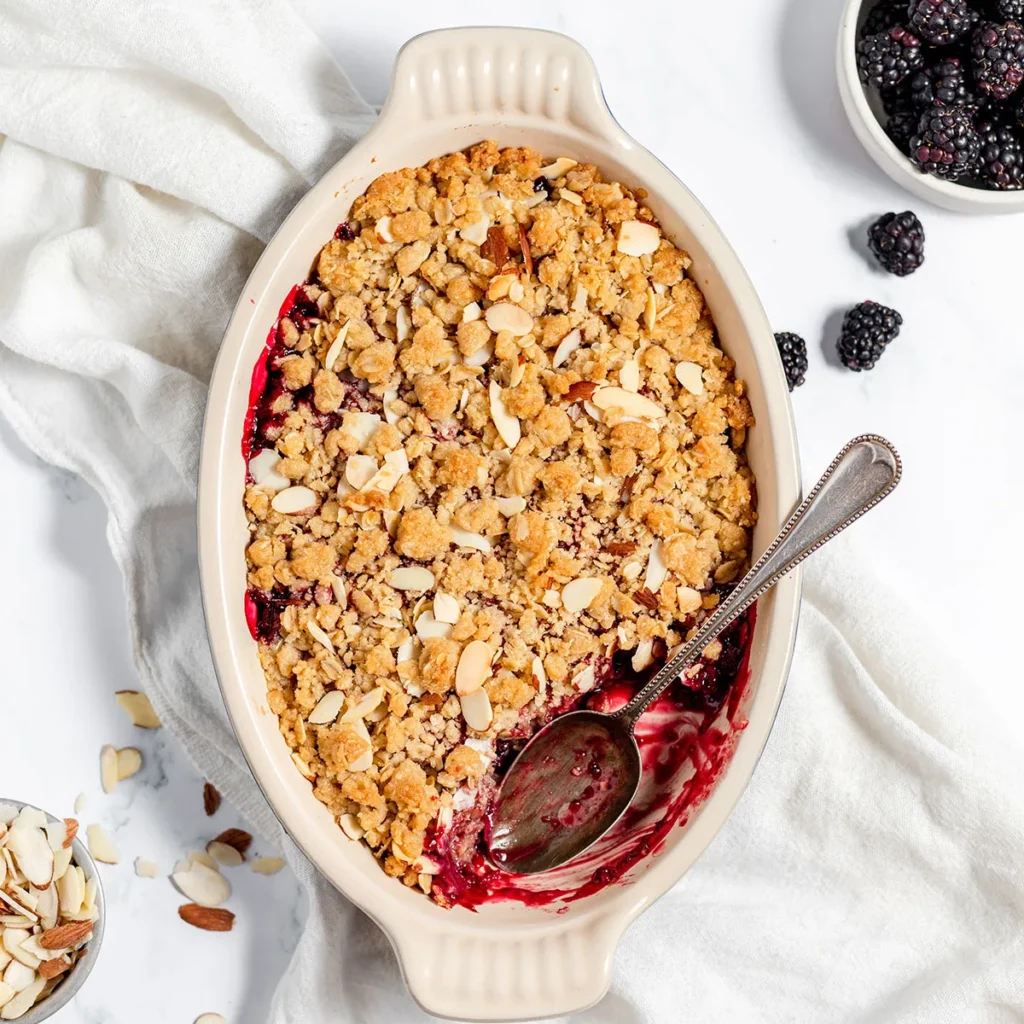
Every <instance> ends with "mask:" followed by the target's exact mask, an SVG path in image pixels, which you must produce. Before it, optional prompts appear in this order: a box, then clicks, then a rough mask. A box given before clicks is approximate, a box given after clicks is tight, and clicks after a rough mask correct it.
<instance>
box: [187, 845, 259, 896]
mask: <svg viewBox="0 0 1024 1024" xmlns="http://www.w3.org/2000/svg"><path fill="white" fill-rule="evenodd" d="M206 852H207V853H208V854H209V855H210V856H211V857H212V858H213V859H214V860H215V861H216V862H217V863H218V864H220V865H222V866H223V867H226V868H237V867H238V865H239V864H241V863H242V862H243V861H244V860H245V857H243V856H242V855H241V854H240V853H239V852H238V850H236V849H235V848H234V847H233V846H228V844H227V843H221V842H219V841H218V840H216V839H211V840H210V841H209V842H208V843H207V844H206ZM185 895H186V896H189V895H190V894H189V893H185ZM192 898H193V899H195V897H194V896H193V897H192ZM196 902H197V903H198V902H199V901H198V900H196Z"/></svg>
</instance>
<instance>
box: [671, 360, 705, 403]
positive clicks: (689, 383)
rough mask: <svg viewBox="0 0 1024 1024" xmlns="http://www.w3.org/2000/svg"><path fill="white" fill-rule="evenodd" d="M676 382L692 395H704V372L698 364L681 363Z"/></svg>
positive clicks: (677, 370) (677, 368)
mask: <svg viewBox="0 0 1024 1024" xmlns="http://www.w3.org/2000/svg"><path fill="white" fill-rule="evenodd" d="M676 380H677V381H679V383H680V384H682V385H683V387H684V388H686V390H687V391H689V392H690V394H691V395H702V394H704V371H703V370H702V369H701V368H700V367H699V366H698V365H697V364H696V363H680V364H679V365H678V366H677V367H676Z"/></svg>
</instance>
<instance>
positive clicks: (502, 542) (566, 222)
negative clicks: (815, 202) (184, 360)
mask: <svg viewBox="0 0 1024 1024" xmlns="http://www.w3.org/2000/svg"><path fill="white" fill-rule="evenodd" d="M644 198H645V193H644V192H643V190H642V189H637V188H630V187H628V186H626V185H623V184H621V183H618V182H606V181H604V180H603V179H602V177H601V175H600V172H599V171H598V169H597V168H596V167H594V166H591V165H587V164H580V163H576V162H575V161H573V160H571V159H569V158H566V157H561V158H558V159H557V160H555V161H554V162H552V163H550V164H547V165H546V166H545V165H544V160H543V159H542V157H541V155H540V154H538V153H536V152H534V151H533V150H531V149H527V148H509V149H504V150H499V149H498V146H497V145H496V144H495V143H494V142H489V141H488V142H482V143H479V144H478V145H475V146H473V147H471V148H470V149H468V150H467V151H465V152H461V153H452V154H449V155H447V156H443V157H440V158H438V159H436V160H432V161H430V162H429V163H428V164H427V165H426V166H424V167H420V168H417V169H408V168H407V169H404V170H400V171H395V172H393V173H388V174H384V175H382V176H381V177H379V178H377V179H376V180H375V181H374V182H372V183H371V184H370V186H369V187H368V188H367V190H366V192H365V193H364V194H363V195H362V196H360V197H359V198H358V199H356V200H355V202H354V204H353V206H352V210H351V213H350V215H349V220H348V221H346V222H345V223H343V224H341V225H339V227H338V230H337V232H336V235H335V238H334V239H332V240H331V241H329V242H328V243H327V244H326V245H325V246H324V247H323V249H322V250H321V252H320V254H319V257H318V259H317V262H316V265H315V269H314V272H313V275H312V277H311V279H310V281H308V282H307V283H306V284H305V285H303V286H300V287H299V288H298V289H296V290H295V292H294V293H293V296H292V298H291V300H290V302H289V303H288V304H287V307H286V309H284V310H283V314H284V315H282V317H281V318H280V320H279V322H278V324H277V326H276V328H275V331H274V332H273V334H272V338H271V341H270V343H269V345H268V347H269V351H268V353H267V356H266V365H265V367H263V366H262V364H261V367H258V368H257V370H258V372H259V371H260V369H261V368H262V369H263V370H265V372H266V383H265V386H264V387H263V388H262V394H261V396H260V397H259V399H258V401H257V405H256V408H255V411H254V423H253V436H252V437H251V438H247V441H246V443H247V445H250V446H251V457H250V461H249V473H250V476H251V480H250V482H249V483H248V485H247V487H246V492H245V506H246V509H247V514H248V519H249V523H250V534H251V539H250V544H249V546H248V548H247V562H248V585H249V588H250V589H249V607H248V609H247V610H248V612H249V615H250V623H251V624H252V626H253V630H254V635H256V636H257V638H258V639H259V641H260V643H259V656H260V661H261V663H262V666H263V669H264V671H265V674H266V677H267V685H268V693H269V697H268V703H269V706H270V709H271V710H272V711H273V712H274V713H275V714H276V715H277V716H278V717H279V721H280V727H281V731H282V734H283V735H284V738H285V740H286V741H287V742H288V744H289V746H290V747H291V748H292V750H293V759H294V761H295V764H296V766H297V768H298V769H299V770H300V771H301V772H302V773H303V775H304V776H305V777H306V778H307V779H308V780H309V781H310V782H311V783H312V784H313V787H314V792H315V794H316V796H317V798H318V799H320V800H321V801H322V802H323V803H324V804H325V805H326V806H327V807H328V808H329V809H330V811H331V813H332V814H333V815H334V816H335V817H336V818H337V819H338V821H339V824H340V826H341V828H342V829H343V831H344V832H345V834H346V835H347V836H349V838H351V839H354V840H361V841H363V842H365V843H366V844H367V845H368V846H369V847H370V849H371V850H372V851H373V853H374V855H375V856H376V857H377V858H378V859H379V860H380V861H381V863H382V866H383V868H384V870H385V871H386V872H387V873H388V874H389V875H393V876H395V877H399V878H401V879H402V880H403V881H404V882H405V884H407V885H410V886H419V887H420V888H421V889H423V890H424V891H425V892H427V893H431V891H432V881H431V880H432V877H433V875H434V874H435V873H436V872H437V870H438V865H437V863H436V861H435V860H433V859H432V858H431V857H430V855H429V853H425V852H424V850H425V846H427V845H428V839H429V836H430V835H431V833H432V831H433V832H436V831H438V830H444V829H445V828H448V827H450V825H451V824H452V821H453V819H454V817H455V815H456V814H459V813H467V812H468V811H469V809H470V808H472V807H473V806H474V805H475V804H476V803H477V795H478V789H479V792H484V791H486V790H488V785H487V779H488V774H489V773H490V772H491V771H492V766H493V762H494V760H495V753H496V752H495V740H496V738H499V737H526V736H529V735H530V734H531V733H532V732H533V731H535V729H536V728H537V727H538V726H539V725H540V724H543V723H544V722H545V721H547V720H548V719H550V717H551V716H552V715H554V714H557V713H559V712H560V711H563V710H565V709H567V708H570V707H572V706H574V705H575V704H576V703H577V702H578V701H579V700H580V699H581V697H582V696H583V695H584V694H586V693H587V692H588V691H592V690H594V689H595V687H597V686H599V685H600V680H601V678H602V675H603V673H604V670H605V668H606V667H607V666H608V664H609V663H610V658H611V656H612V655H613V654H614V653H615V652H616V651H627V652H632V653H631V657H632V666H633V668H634V670H636V671H638V672H639V671H642V670H644V669H646V668H648V667H649V666H650V665H652V664H653V662H654V661H655V659H656V657H658V655H659V654H660V656H661V657H664V654H665V651H667V650H670V649H671V648H672V647H674V646H675V645H677V644H679V643H681V642H682V641H683V640H684V639H685V637H686V635H687V634H688V633H690V632H691V631H692V630H693V629H695V628H696V625H697V623H698V622H699V621H700V619H701V618H702V617H703V616H704V615H706V614H707V612H708V611H709V610H710V609H712V608H714V607H715V605H716V604H717V602H718V592H719V590H720V589H721V585H723V584H728V583H729V582H731V581H732V580H734V579H735V578H736V577H737V576H738V575H739V574H740V573H741V571H742V570H743V569H744V567H745V565H746V563H747V560H748V554H749V546H750V528H751V527H752V526H753V524H754V522H755V520H756V511H755V491H754V482H753V477H752V474H751V472H750V470H749V468H748V466H747V464H746V459H745V457H744V453H743V448H744V442H745V438H746V430H747V428H748V427H749V426H750V425H751V424H752V422H753V417H752V415H751V410H750V405H749V403H748V401H747V399H746V397H745V387H744V384H743V382H742V381H739V380H737V379H736V378H735V377H734V375H733V368H734V367H733V363H732V361H731V360H730V359H729V358H728V357H727V356H726V355H725V354H724V353H723V352H722V351H721V349H720V348H719V347H718V345H717V343H716V337H715V328H714V324H713V322H712V320H711V316H710V314H709V312H708V310H707V308H706V306H705V302H704V297H703V295H702V293H701V291H700V289H699V288H698V287H697V285H696V283H695V282H694V281H693V280H692V279H691V278H689V277H687V276H686V272H687V270H688V268H689V266H690V258H689V256H688V255H687V254H686V253H685V252H684V251H682V250H681V249H678V248H677V247H676V246H674V245H673V244H672V243H671V242H670V241H669V240H668V239H667V238H666V237H665V236H664V235H663V234H662V232H661V230H660V228H659V227H658V224H657V220H656V218H655V216H654V214H653V213H652V212H651V210H650V209H648V208H647V207H646V206H644ZM713 648H714V645H712V647H711V648H709V649H708V651H706V652H705V658H706V659H709V660H711V661H713V660H714V659H715V657H716V656H717V652H716V651H715V650H714V649H713ZM719 650H720V647H719ZM491 788H493V787H491ZM434 895H435V898H437V893H435V894H434Z"/></svg>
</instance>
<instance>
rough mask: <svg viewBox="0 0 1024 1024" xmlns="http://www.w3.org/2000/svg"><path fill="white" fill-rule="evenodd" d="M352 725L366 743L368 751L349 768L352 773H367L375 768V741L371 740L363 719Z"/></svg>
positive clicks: (358, 719)
mask: <svg viewBox="0 0 1024 1024" xmlns="http://www.w3.org/2000/svg"><path fill="white" fill-rule="evenodd" d="M352 724H353V726H354V728H355V730H356V732H358V733H359V735H360V736H361V737H362V738H363V739H364V740H365V741H366V751H365V753H363V754H361V755H360V756H359V757H357V758H356V759H355V760H354V761H353V762H352V763H351V764H350V765H349V766H348V770H349V771H350V772H365V771H367V770H368V769H369V768H371V767H372V766H373V741H372V740H371V739H370V731H369V729H367V728H366V723H365V722H364V721H363V720H362V719H361V718H357V719H356V720H355V722H353V723H352Z"/></svg>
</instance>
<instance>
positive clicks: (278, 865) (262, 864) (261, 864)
mask: <svg viewBox="0 0 1024 1024" xmlns="http://www.w3.org/2000/svg"><path fill="white" fill-rule="evenodd" d="M284 866H285V861H284V860H283V859H282V858H281V857H257V858H256V860H254V861H253V862H252V870H253V871H255V872H256V874H257V875H276V874H277V873H278V871H280V870H281V869H282V868H283V867H284Z"/></svg>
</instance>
